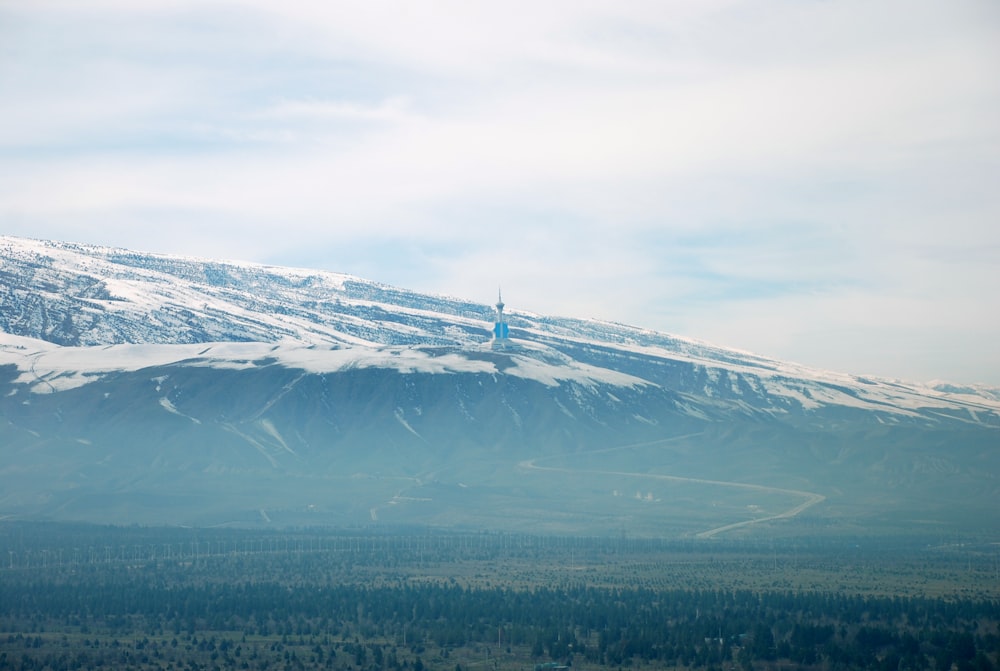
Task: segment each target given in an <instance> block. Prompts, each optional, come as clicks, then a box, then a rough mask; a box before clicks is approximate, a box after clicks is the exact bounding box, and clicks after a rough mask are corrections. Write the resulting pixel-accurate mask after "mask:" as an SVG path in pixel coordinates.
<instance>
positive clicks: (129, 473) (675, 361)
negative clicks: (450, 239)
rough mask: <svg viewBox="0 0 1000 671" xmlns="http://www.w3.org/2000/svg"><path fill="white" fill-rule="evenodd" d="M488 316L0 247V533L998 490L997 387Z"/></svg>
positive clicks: (643, 508) (766, 505)
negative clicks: (79, 523)
mask: <svg viewBox="0 0 1000 671" xmlns="http://www.w3.org/2000/svg"><path fill="white" fill-rule="evenodd" d="M505 316H506V320H507V322H508V323H509V325H510V338H509V340H508V341H506V342H504V343H499V345H500V346H498V343H495V342H493V338H492V328H493V322H494V320H495V319H496V311H495V309H494V308H493V306H491V305H489V303H488V302H483V303H477V302H473V301H471V300H460V299H454V298H447V297H441V296H428V295H423V294H418V293H415V292H411V291H406V290H403V289H397V288H393V287H389V286H385V285H381V284H378V283H375V282H370V281H367V280H363V279H360V278H356V277H351V276H347V275H341V274H337V273H330V272H320V271H310V270H302V269H289V268H278V267H271V266H263V265H256V264H249V263H236V262H225V261H215V260H204V259H192V258H181V257H172V256H163V255H154V254H143V253H137V252H131V251H126V250H121V249H112V248H102V247H93V246H86V245H75V244H68V243H57V242H42V241H34V240H26V239H21V238H10V237H0V331H2V333H0V394H2V396H3V398H2V401H0V410H2V417H3V426H2V427H0V441H2V442H0V445H2V446H3V447H2V456H3V462H2V464H0V515H2V514H5V513H6V514H16V515H50V516H55V517H63V518H73V517H77V518H84V519H102V520H113V521H154V520H157V521H166V522H176V523H192V522H194V523H209V522H212V523H217V522H220V521H238V522H241V523H249V522H251V521H257V522H260V521H263V520H273V519H275V517H276V516H279V517H280V516H281V515H285V516H291V517H288V519H289V520H293V521H294V523H302V522H303V520H309V521H312V522H316V523H337V524H343V523H357V524H360V523H385V522H398V523H422V524H439V525H456V524H457V525H465V526H478V527H485V528H539V527H544V528H549V529H551V530H563V531H581V530H587V531H589V532H612V531H615V530H618V531H620V530H621V529H622V528H633V529H635V530H636V532H642V533H652V532H653V530H654V529H657V530H664V529H667V528H668V527H669V530H670V531H676V532H677V533H708V534H712V533H716V532H719V533H722V531H719V530H720V529H723V528H724V527H727V525H729V524H736V526H735V527H733V528H732V529H726V530H725V531H724V532H725V533H739V532H747V531H748V530H751V529H754V530H755V529H758V528H763V527H765V526H766V527H773V526H774V525H780V524H784V525H788V524H792V523H793V522H794V523H798V524H801V523H803V521H804V520H806V519H815V518H816V516H819V517H823V516H824V515H825V516H827V517H823V519H826V518H828V517H831V516H832V517H835V518H837V519H842V518H844V517H845V516H847V517H850V518H851V519H857V518H858V516H862V517H867V516H869V515H872V514H875V515H876V517H878V516H879V515H881V516H882V517H880V519H882V518H886V516H888V517H892V516H896V517H898V516H899V515H906V514H908V513H907V512H906V511H907V510H908V509H909V508H912V509H913V510H912V512H913V514H914V515H919V516H921V517H922V518H928V519H932V520H937V521H943V520H945V519H949V520H950V519H952V518H954V517H956V516H958V517H963V516H964V517H965V518H966V519H968V513H969V512H970V511H982V510H986V509H989V508H990V506H991V505H992V503H993V502H994V501H995V499H994V497H995V496H996V494H997V492H998V491H1000V489H998V486H997V482H996V477H997V475H1000V467H998V465H1000V448H998V445H1000V440H998V438H1000V390H995V389H988V388H982V387H969V386H960V385H955V384H943V383H940V384H932V385H928V384H915V383H906V382H902V381H898V380H883V379H875V378H870V377H862V376H856V375H849V374H843V373H834V372H829V371H819V370H814V369H810V368H807V367H804V366H800V365H795V364H789V363H786V362H780V361H776V360H773V359H769V358H766V357H761V356H757V355H753V354H750V353H746V352H739V351H736V350H731V349H725V348H720V347H715V346H711V345H708V344H705V343H700V342H696V341H693V340H689V339H685V338H680V337H676V336H672V335H667V334H663V333H657V332H654V331H650V330H646V329H641V328H637V327H631V326H625V325H621V324H612V323H606V322H598V321H592V320H582V319H571V318H562V317H547V316H541V315H535V314H529V313H525V312H520V311H518V310H516V308H515V309H512V310H507V311H505ZM803 504H808V505H805V507H802V505H803ZM799 508H801V510H799ZM862 510H864V511H866V512H863V513H862V512H861V511H862ZM873 510H874V511H875V513H872V511H873ZM667 511H671V512H670V513H669V514H668V512H667ZM790 511H794V512H792V513H791V514H788V513H790ZM890 513H891V514H890ZM928 516H929V517H928ZM666 519H669V520H670V522H669V524H668V523H667V522H665V520H666Z"/></svg>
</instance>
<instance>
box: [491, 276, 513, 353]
mask: <svg viewBox="0 0 1000 671" xmlns="http://www.w3.org/2000/svg"><path fill="white" fill-rule="evenodd" d="M503 307H504V306H503V293H501V291H500V287H497V304H496V309H497V321H496V323H495V324H494V325H493V347H498V348H503V347H506V344H507V336H508V335H509V334H510V329H509V328H508V326H507V321H506V320H505V319H504V317H503Z"/></svg>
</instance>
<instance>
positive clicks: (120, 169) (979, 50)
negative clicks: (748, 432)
mask: <svg viewBox="0 0 1000 671" xmlns="http://www.w3.org/2000/svg"><path fill="white" fill-rule="evenodd" d="M0 231H2V232H3V233H5V234H8V235H19V236H25V237H32V238H43V239H55V240H65V241H72V242H81V243H93V244H102V245H111V246H117V247H127V248H131V249H135V250H141V251H149V252H161V253H170V254H183V255H194V256H203V257H212V258H224V259H235V260H244V261H257V262H263V263H270V264H277V265H286V266H296V267H306V268H316V269H325V270H333V271H337V272H345V273H350V274H353V275H358V276H361V277H364V278H367V279H370V280H375V281H379V282H384V283H387V284H391V285H396V286H400V287H404V288H408V289H413V290H416V291H422V292H429V293H435V294H444V295H448V296H455V297H459V298H464V299H471V300H477V301H481V302H483V303H492V302H493V301H495V299H496V294H497V290H498V288H500V287H502V290H503V298H504V301H505V302H506V303H507V307H508V310H515V311H517V310H525V311H530V312H535V313H541V314H548V315H559V316H570V317H582V318H596V319H603V320H610V321H616V322H622V323H626V324H630V325H634V326H641V327H646V328H650V329H655V330H658V331H664V332H667V333H672V334H676V335H682V336H687V337H692V338H697V339H701V340H706V341H709V342H712V343H715V344H717V345H723V346H729V347H734V348H737V349H742V350H749V351H752V352H756V353H758V354H763V355H767V356H772V357H776V358H779V359H784V360H789V361H794V362H798V363H802V364H806V365H809V366H814V367H817V368H823V369H830V370H836V371H840V372H849V373H857V374H871V375H878V376H881V377H888V378H900V379H905V380H911V381H929V380H949V381H953V382H962V383H977V382H979V383H986V384H990V385H996V386H1000V301H998V300H997V292H998V288H1000V4H998V3H997V2H995V0H948V2H941V1H940V0H905V1H904V0H844V1H841V0H655V1H650V2H641V1H629V0H615V1H609V2H592V1H588V0H552V1H548V2H545V1H539V0H533V1H532V2H521V1H519V0H506V1H505V2H502V3H501V2H475V1H472V0H464V1H455V2H436V1H421V2H412V1H411V2H403V1H399V2H386V1H382V0H366V1H365V2H343V1H340V0H328V1H323V2H321V1H309V0H284V1H282V2H273V1H271V0H230V1H226V2H216V1H213V0H197V1H190V2H189V1H186V0H169V1H168V0H143V1H142V2H135V1H134V0H64V1H57V0H32V2H18V1H15V0H0Z"/></svg>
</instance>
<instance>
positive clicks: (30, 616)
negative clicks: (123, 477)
mask: <svg viewBox="0 0 1000 671" xmlns="http://www.w3.org/2000/svg"><path fill="white" fill-rule="evenodd" d="M0 558H4V559H6V561H4V562H3V566H2V568H0V669H53V670H63V669H206V670H209V669H219V670H222V669H338V670H345V671H431V670H432V669H441V670H444V671H466V670H469V671H473V670H474V669H481V670H482V671H500V670H502V669H510V670H514V669H516V670H518V671H532V670H534V671H561V670H563V669H566V668H569V667H573V668H577V669H614V670H616V671H617V670H618V669H626V668H631V669H647V668H648V669H720V670H721V669H804V670H805V669H892V670H894V671H895V670H897V669H935V670H942V671H946V670H950V669H958V670H960V671H962V670H965V669H982V670H987V669H996V668H998V662H1000V628H998V627H1000V580H998V579H997V578H998V575H1000V566H998V552H997V548H996V546H995V545H990V544H988V543H979V544H976V543H953V542H946V543H936V544H928V543H927V539H923V538H906V537H894V538H858V539H843V538H839V539H836V540H820V539H816V538H813V539H803V538H800V539H787V538H786V539H770V540H748V539H743V540H731V541H720V540H716V539H713V540H711V541H705V540H701V541H691V540H674V541H667V540H657V539H630V538H626V537H615V538H577V537H540V536H531V535H527V534H525V535H514V534H499V533H486V532H482V533H444V532H432V531H428V530H420V529H394V530H381V529H380V530H372V529H355V530H339V531H333V530H309V529H304V530H290V531H285V532H280V533H279V532H274V531H255V530H238V529H216V530H204V529H178V528H145V527H130V528H120V527H93V526H85V525H70V524H25V523H12V522H6V523H3V524H0Z"/></svg>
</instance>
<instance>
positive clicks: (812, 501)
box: [518, 434, 826, 538]
mask: <svg viewBox="0 0 1000 671" xmlns="http://www.w3.org/2000/svg"><path fill="white" fill-rule="evenodd" d="M696 435H698V434H687V435H683V436H676V437H674V438H668V439H666V440H658V441H652V442H648V443H636V444H634V445H623V446H619V447H609V448H604V449H600V450H590V451H588V452H582V453H581V455H584V454H600V453H607V452H619V451H624V450H633V449H636V448H639V447H650V446H652V445H662V444H666V443H671V442H676V441H680V440H684V439H687V438H691V437H693V436H696ZM565 458H566V456H565V455H556V456H552V457H541V458H538V459H526V460H524V461H522V462H520V463H519V464H518V466H520V467H521V468H524V469H527V470H535V471H548V472H550V473H566V474H570V475H573V474H577V475H614V476H624V477H632V478H645V479H649V480H667V481H671V482H688V483H695V484H701V485H715V486H719V487H733V488H737V489H746V490H751V491H756V492H765V493H768V494H784V495H788V496H800V497H802V498H803V499H804V500H803V501H802V503H800V504H798V505H796V506H794V507H792V508H789V509H788V510H786V511H784V512H781V513H778V514H777V515H768V516H766V517H757V518H754V519H752V520H744V521H742V522H733V523H732V524H725V525H723V526H721V527H715V528H713V529H708V530H706V531H701V532H699V533H697V534H695V536H696V537H697V538H711V537H713V536H717V535H719V534H722V533H725V532H727V531H732V530H733V529H739V528H741V527H748V526H750V525H753V524H762V523H764V522H771V521H773V520H780V519H788V518H791V517H795V516H796V515H798V514H799V513H801V512H802V511H804V510H807V509H809V508H811V507H813V506H815V505H817V504H819V503H822V502H823V501H825V500H826V497H825V496H823V495H822V494H816V493H815V492H806V491H802V490H798V489H782V488H780V487H768V486H766V485H754V484H748V483H745V482H732V481H728V480H708V479H704V478H685V477H681V476H679V475H661V474H658V473H633V472H629V471H592V470H585V469H575V468H560V467H557V466H539V465H538V462H539V461H545V460H549V459H565Z"/></svg>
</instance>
